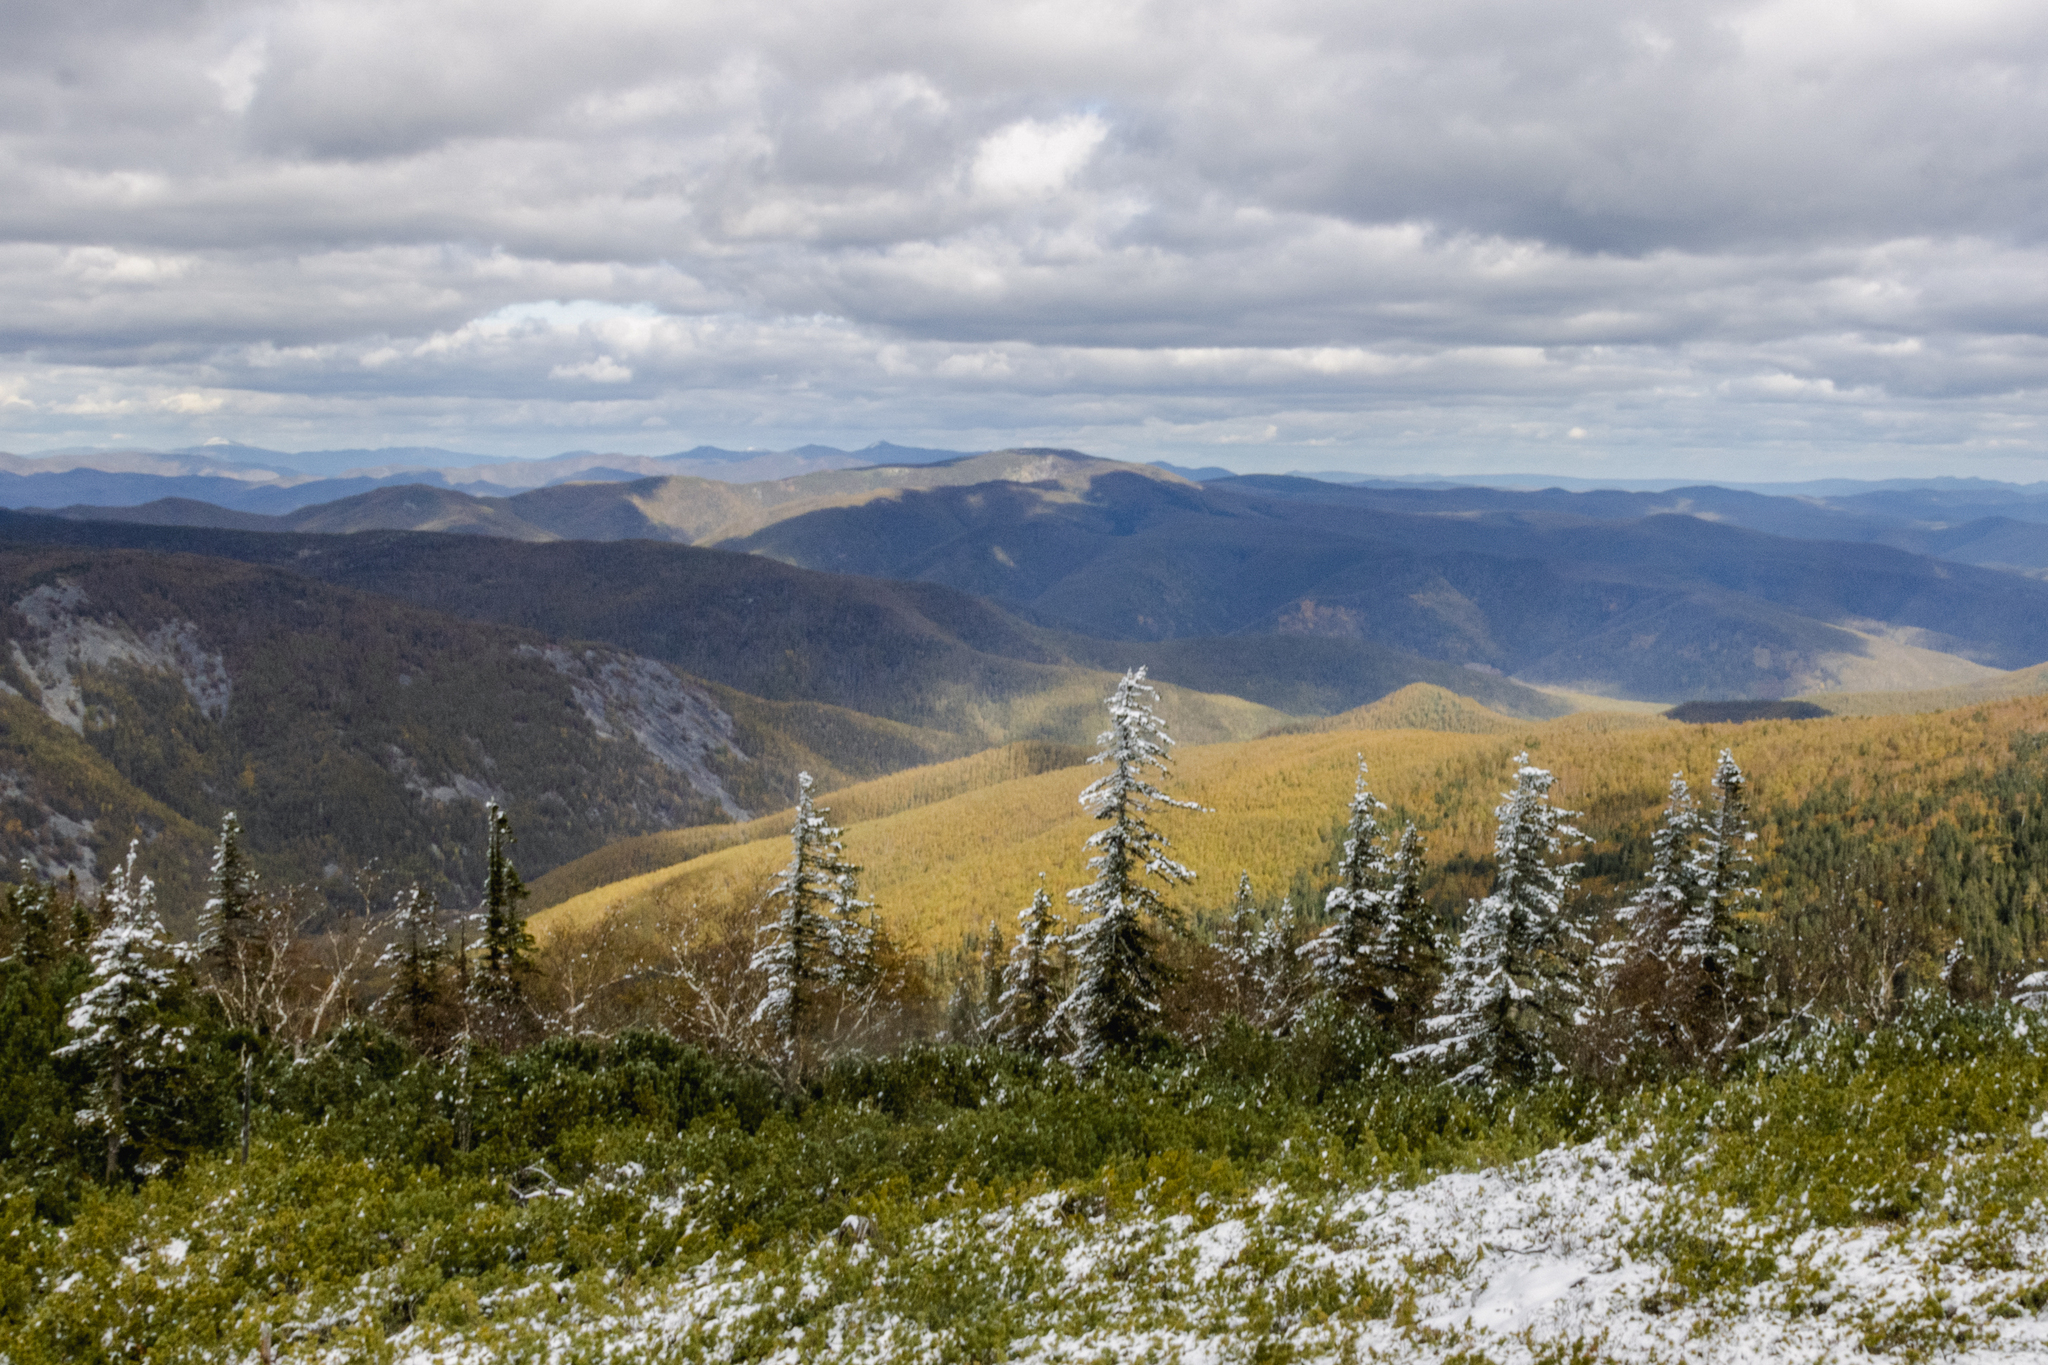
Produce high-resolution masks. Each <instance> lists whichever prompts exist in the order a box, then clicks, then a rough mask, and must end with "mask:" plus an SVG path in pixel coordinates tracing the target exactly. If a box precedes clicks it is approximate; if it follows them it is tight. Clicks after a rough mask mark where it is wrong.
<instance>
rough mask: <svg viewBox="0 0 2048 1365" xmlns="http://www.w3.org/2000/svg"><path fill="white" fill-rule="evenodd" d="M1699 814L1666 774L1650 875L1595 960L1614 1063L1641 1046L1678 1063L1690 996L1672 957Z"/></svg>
mask: <svg viewBox="0 0 2048 1365" xmlns="http://www.w3.org/2000/svg"><path fill="white" fill-rule="evenodd" d="M1699 828H1700V814H1699V807H1698V805H1697V804H1696V803H1695V802H1694V801H1693V797H1692V791H1691V789H1690V788H1689V787H1688V786H1687V785H1686V781H1685V774H1684V773H1682V772H1676V773H1673V774H1671V784H1670V788H1669V791H1668V793H1667V795H1666V797H1665V801H1664V813H1663V816H1662V817H1661V818H1660V819H1659V821H1658V823H1657V829H1656V832H1655V833H1653V834H1652V835H1651V836H1650V869H1649V872H1648V874H1647V875H1645V877H1644V878H1643V884H1642V885H1641V886H1640V887H1638V888H1637V889H1636V892H1635V894H1634V895H1632V896H1630V897H1629V899H1628V903H1627V904H1625V905H1623V906H1622V907H1621V909H1620V910H1619V911H1617V912H1616V914H1615V921H1616V927H1617V929H1618V931H1619V932H1618V933H1617V934H1616V935H1615V938H1614V940H1613V941H1611V942H1610V943H1608V944H1606V945H1603V946H1602V948H1601V950H1600V953H1599V957H1598V959H1597V964H1598V969H1599V972H1598V975H1599V985H1600V991H1601V1004H1602V1023H1603V1027H1602V1029H1601V1030H1600V1034H1599V1035H1596V1036H1601V1035H1604V1041H1605V1042H1606V1044H1607V1046H1608V1048H1609V1049H1611V1052H1612V1055H1611V1056H1610V1057H1609V1058H1608V1060H1609V1061H1610V1062H1614V1063H1619V1062H1620V1061H1622V1060H1624V1059H1625V1058H1626V1057H1628V1056H1629V1055H1630V1054H1632V1053H1635V1052H1637V1051H1639V1050H1640V1049H1642V1048H1643V1047H1646V1046H1654V1047H1658V1048H1662V1049H1665V1050H1667V1051H1671V1052H1673V1053H1674V1054H1677V1055H1685V1054H1687V1053H1689V1052H1690V1051H1691V1050H1692V1049H1691V1035H1690V1032H1689V1030H1688V1024H1689V1023H1690V1019H1689V1015H1690V1014H1691V1012H1692V1006H1693V1003H1694V1001H1693V997H1694V995H1695V994H1696V992H1695V991H1693V990H1692V989H1690V988H1688V986H1687V981H1686V978H1687V977H1688V976H1689V974H1690V973H1689V969H1688V967H1687V964H1686V963H1685V962H1684V960H1683V958H1682V955H1681V954H1680V952H1679V944H1680V940H1681V939H1682V937H1683V934H1684V929H1685V926H1686V924H1687V923H1688V922H1689V921H1690V920H1691V918H1692V916H1693V913H1694V911H1695V910H1696V909H1697V905H1698V900H1699V882H1698V878H1697V877H1696V876H1695V873H1694V865H1693V841H1694V839H1695V838H1696V837H1697V836H1698V834H1699Z"/></svg>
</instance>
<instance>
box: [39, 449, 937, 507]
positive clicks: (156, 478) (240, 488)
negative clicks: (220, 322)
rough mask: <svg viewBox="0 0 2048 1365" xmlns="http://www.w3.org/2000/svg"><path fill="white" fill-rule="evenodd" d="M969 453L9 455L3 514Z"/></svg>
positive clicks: (285, 499) (775, 469) (747, 479)
mask: <svg viewBox="0 0 2048 1365" xmlns="http://www.w3.org/2000/svg"><path fill="white" fill-rule="evenodd" d="M967 453H968V452H964V451H955V450H929V449H923V448H919V447H911V446H899V445H893V444H891V443H889V442H886V441H881V442H876V443H875V444H873V445H871V446H869V447H867V448H866V449H864V450H860V451H844V450H839V449H837V448H835V447H832V446H817V445H812V446H799V447H797V448H795V449H793V450H784V451H772V450H724V449H721V448H719V447H717V446H698V447H696V448H694V449H691V450H686V451H681V452H678V453H676V454H673V455H624V454H617V453H605V452H598V451H571V452H569V453H567V454H564V455H559V456H556V457H554V458H552V459H545V460H526V459H517V458H513V457H509V456H486V455H470V454H464V453H462V452H460V451H452V450H441V449H438V448H434V447H426V446H406V447H394V448H389V449H381V450H330V451H306V452H302V453H300V454H292V453H290V452H286V451H276V450H265V449H263V448H261V447H256V446H241V445H233V444H217V445H203V446H188V447H185V448H183V449H179V450H168V451H159V450H70V451H52V452H48V453H46V454H44V455H41V456H22V455H10V454H6V453H4V452H0V507H16V508H57V507H69V506H76V505H91V506H96V507H114V506H121V507H129V506H137V505H140V504H143V503H148V502H155V501H158V500H160V499H164V498H180V499H189V500H193V501H201V502H209V503H213V504H214V505H216V506H219V507H224V508H227V509H230V510H233V511H241V512H253V513H257V514H261V515H269V516H277V515H283V514H286V513H289V512H292V511H295V510H297V509H298V508H301V507H307V506H311V505H313V504H316V503H325V502H333V501H335V500H336V499H340V498H346V497H350V496H354V495H357V494H361V493H365V492H369V491H371V490H373V489H376V488H382V487H389V486H393V485H399V484H424V485H428V486H432V487H439V488H451V489H457V490H460V491H463V492H468V493H472V494H478V495H483V496H491V495H504V494H510V493H517V492H519V491H521V490H523V489H529V488H539V487H543V486H545V485H548V484H552V483H561V482H565V481H590V480H598V481H611V482H619V481H626V480H632V479H641V478H648V477H654V476H662V475H671V474H680V475H686V476H690V477H695V478H703V479H712V480H718V481H723V482H733V483H753V482H758V481H760V480H764V479H785V478H790V477H793V476H795V475H799V474H806V473H815V472H819V471H822V470H831V469H854V468H859V467H861V466H863V465H869V464H877V463H889V464H927V463H933V462H936V461H943V460H951V459H958V458H961V457H963V456H964V455H966V454H967Z"/></svg>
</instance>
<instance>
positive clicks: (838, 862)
mask: <svg viewBox="0 0 2048 1365" xmlns="http://www.w3.org/2000/svg"><path fill="white" fill-rule="evenodd" d="M821 813H826V812H821ZM839 833H840V832H839V831H838V830H836V829H835V830H833V831H832V837H833V839H834V840H837V838H838V837H839ZM832 852H833V855H834V859H835V861H833V863H832V865H831V868H830V869H829V873H828V875H827V876H826V878H825V927H826V947H827V952H826V958H825V961H826V967H825V979H826V980H827V981H828V982H830V983H831V984H832V985H834V986H837V987H839V988H841V990H843V991H845V992H847V993H849V994H851V995H853V996H860V995H863V994H864V993H866V992H867V991H869V990H870V989H872V988H873V987H874V985H875V984H876V981H877V979H878V978H879V977H880V975H881V953H882V946H883V943H882V926H881V922H880V921H879V920H878V919H876V917H875V903H874V902H873V901H870V900H863V899H862V898H861V894H860V872H861V870H860V867H859V865H858V864H856V863H851V862H848V861H847V860H846V858H845V856H844V854H843V852H842V851H841V850H840V847H839V845H838V844H837V843H836V842H835V843H833V845H832Z"/></svg>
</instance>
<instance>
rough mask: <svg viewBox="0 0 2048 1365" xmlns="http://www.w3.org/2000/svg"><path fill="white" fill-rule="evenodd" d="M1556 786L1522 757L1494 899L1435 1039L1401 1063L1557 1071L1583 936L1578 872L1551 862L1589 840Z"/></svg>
mask: <svg viewBox="0 0 2048 1365" xmlns="http://www.w3.org/2000/svg"><path fill="white" fill-rule="evenodd" d="M1555 781H1556V779H1555V778H1554V777H1553V776H1552V775H1551V774H1550V773H1549V772H1547V771H1546V770H1544V769H1542V768H1538V767H1534V766H1532V765H1531V764H1530V762H1529V756H1528V755H1527V754H1519V755H1517V756H1516V758H1515V787H1514V790H1513V791H1511V792H1508V793H1506V794H1505V797H1504V799H1503V801H1502V803H1501V805H1500V806H1499V808H1498V809H1497V810H1496V811H1495V812H1494V814H1495V816H1496V818H1497V819H1498V820H1499V829H1498V832H1497V833H1496V834H1495V836H1494V846H1493V847H1494V859H1495V862H1496V864H1497V870H1496V872H1495V874H1494V883H1493V891H1492V893H1491V894H1490V895H1488V896H1487V897H1486V898H1485V899H1484V900H1480V901H1474V902H1473V903H1472V907H1471V910H1470V912H1469V913H1468V915H1467V918H1466V925H1465V932H1464V934H1463V935H1461V936H1460V938H1459V940H1458V947H1457V952H1456V954H1455V956H1454V957H1453V959H1452V964H1451V970H1450V974H1449V976H1448V978H1447V979H1446V980H1445V982H1444V985H1443V989H1442V990H1441V991H1440V992H1438V994H1437V998H1436V1009H1437V1013H1436V1015H1435V1016H1434V1017H1432V1018H1430V1019H1428V1020H1426V1021H1425V1022H1424V1028H1425V1030H1426V1031H1427V1032H1429V1033H1431V1034H1433V1035H1435V1037H1436V1039H1437V1041H1435V1042H1432V1043H1426V1044H1424V1045H1422V1046H1420V1047H1415V1048H1410V1049H1409V1050H1408V1051H1407V1052H1404V1053H1402V1054H1401V1057H1402V1058H1403V1059H1404V1060H1428V1061H1434V1062H1438V1063H1441V1064H1444V1065H1447V1066H1456V1067H1459V1070H1458V1071H1457V1073H1456V1075H1455V1079H1456V1080H1458V1081H1460V1082H1468V1083H1469V1082H1485V1081H1498V1080H1509V1079H1520V1080H1527V1079H1531V1078H1534V1077H1536V1076H1539V1075H1542V1074H1544V1073H1546V1072H1549V1071H1552V1070H1554V1069H1555V1068H1556V1067H1557V1066H1558V1065H1559V1064H1560V1063H1559V1061H1558V1056H1557V1049H1558V1045H1559V1043H1560V1042H1561V1040H1562V1038H1563V1035H1564V1034H1565V1032H1566V1031H1567V1030H1568V1029H1569V1028H1570V1026H1571V1024H1572V1022H1573V1016H1574V1014H1575V1013H1576V1011H1577V1009H1578V1006H1579V1003H1580V1001H1581V1000H1582V999H1583V997H1584V991H1583V990H1582V988H1581V986H1580V984H1579V968H1580V959H1581V956H1582V954H1583V952H1584V950H1585V949H1586V947H1587V946H1588V942H1587V939H1586V936H1585V931H1584V930H1583V928H1581V926H1580V925H1579V923H1578V922H1577V920H1576V918H1575V917H1574V916H1573V915H1572V913H1571V912H1570V910H1569V909H1568V908H1567V906H1566V900H1567V899H1568V898H1569V896H1570V895H1571V893H1572V890H1573V889H1574V887H1575V885H1576V882H1577V873H1578V864H1576V863H1571V862H1557V861H1553V860H1554V859H1555V858H1556V857H1557V855H1558V854H1559V853H1560V852H1561V851H1562V850H1563V848H1564V846H1565V845H1566V844H1567V843H1582V842H1584V840H1585V836H1584V835H1583V834H1581V833H1580V832H1579V831H1578V830H1576V829H1574V828H1573V827H1572V826H1571V824H1570V823H1569V821H1570V819H1571V817H1572V816H1573V815H1575V814H1576V813H1577V812H1575V811H1565V810H1559V809H1558V808H1557V807H1555V806H1553V805H1551V804H1550V789H1551V787H1552V785H1553V784H1554V783H1555Z"/></svg>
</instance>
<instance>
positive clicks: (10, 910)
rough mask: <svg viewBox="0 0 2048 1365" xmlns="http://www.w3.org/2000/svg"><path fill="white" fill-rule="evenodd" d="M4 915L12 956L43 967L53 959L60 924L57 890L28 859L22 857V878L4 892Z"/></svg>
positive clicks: (24, 963)
mask: <svg viewBox="0 0 2048 1365" xmlns="http://www.w3.org/2000/svg"><path fill="white" fill-rule="evenodd" d="M7 918H8V920H9V926H8V927H9V930H10V932H11V937H12V951H11V953H10V956H12V957H13V958H14V959H15V960H16V961H18V962H20V963H21V964H22V965H23V966H26V967H35V968H39V967H43V966H47V965H48V964H49V963H51V962H53V961H55V960H56V957H57V953H58V949H59V946H60V945H59V942H58V935H59V933H60V932H61V929H62V926H61V924H60V922H59V916H58V905H57V891H56V888H54V887H52V886H51V885H50V884H49V883H48V882H45V881H44V880H43V879H42V878H41V877H40V876H38V875H37V873H36V869H35V866H34V865H33V864H31V863H30V862H29V860H28V859H26V858H23V859H22V860H21V880H20V882H18V883H17V884H16V885H15V886H13V887H12V888H11V889H9V891H8V892H7Z"/></svg>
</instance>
